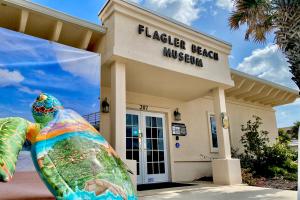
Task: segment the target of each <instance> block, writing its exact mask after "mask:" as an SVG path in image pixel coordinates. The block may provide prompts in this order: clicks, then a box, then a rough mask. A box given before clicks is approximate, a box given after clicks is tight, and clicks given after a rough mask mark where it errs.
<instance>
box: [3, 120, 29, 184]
mask: <svg viewBox="0 0 300 200" xmlns="http://www.w3.org/2000/svg"><path fill="white" fill-rule="evenodd" d="M28 125H29V122H28V121H27V120H25V119H22V118H19V117H9V118H0V181H1V182H8V181H9V180H11V178H12V177H13V174H14V172H15V168H16V163H17V160H18V155H19V152H20V151H21V149H22V147H23V144H24V143H25V140H26V133H27V128H28Z"/></svg>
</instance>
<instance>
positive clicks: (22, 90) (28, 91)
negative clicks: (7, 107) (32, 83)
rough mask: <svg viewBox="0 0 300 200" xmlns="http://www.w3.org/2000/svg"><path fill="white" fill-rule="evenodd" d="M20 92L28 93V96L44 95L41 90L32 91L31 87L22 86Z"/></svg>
mask: <svg viewBox="0 0 300 200" xmlns="http://www.w3.org/2000/svg"><path fill="white" fill-rule="evenodd" d="M19 91H21V92H24V93H27V94H37V95H38V94H40V93H42V91H41V90H32V89H30V88H29V87H26V86H20V88H19Z"/></svg>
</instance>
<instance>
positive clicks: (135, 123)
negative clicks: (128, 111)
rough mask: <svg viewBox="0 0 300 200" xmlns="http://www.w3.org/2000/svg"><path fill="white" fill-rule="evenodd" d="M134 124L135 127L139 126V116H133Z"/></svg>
mask: <svg viewBox="0 0 300 200" xmlns="http://www.w3.org/2000/svg"><path fill="white" fill-rule="evenodd" d="M132 124H133V125H135V126H138V124H139V120H138V116H137V115H133V116H132Z"/></svg>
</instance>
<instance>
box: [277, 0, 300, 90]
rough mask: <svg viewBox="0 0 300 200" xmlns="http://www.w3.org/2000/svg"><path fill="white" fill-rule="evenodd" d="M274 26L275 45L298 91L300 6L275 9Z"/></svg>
mask: <svg viewBox="0 0 300 200" xmlns="http://www.w3.org/2000/svg"><path fill="white" fill-rule="evenodd" d="M274 25H275V27H277V28H278V29H277V31H276V32H275V34H276V43H277V44H278V45H279V47H280V48H281V49H282V51H283V53H284V54H285V55H286V57H287V59H288V62H289V64H290V68H291V69H290V72H291V73H292V74H293V77H292V80H293V81H294V82H295V83H296V85H297V86H298V88H299V89H300V4H299V5H297V3H294V4H293V5H286V4H285V5H280V7H278V8H277V9H276V13H275V19H274Z"/></svg>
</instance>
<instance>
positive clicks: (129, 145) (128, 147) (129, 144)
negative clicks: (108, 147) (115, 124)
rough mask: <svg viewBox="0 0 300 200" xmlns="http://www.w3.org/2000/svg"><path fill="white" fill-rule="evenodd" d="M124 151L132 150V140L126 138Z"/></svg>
mask: <svg viewBox="0 0 300 200" xmlns="http://www.w3.org/2000/svg"><path fill="white" fill-rule="evenodd" d="M126 149H132V139H131V138H126Z"/></svg>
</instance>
